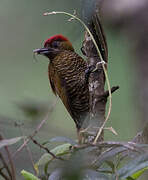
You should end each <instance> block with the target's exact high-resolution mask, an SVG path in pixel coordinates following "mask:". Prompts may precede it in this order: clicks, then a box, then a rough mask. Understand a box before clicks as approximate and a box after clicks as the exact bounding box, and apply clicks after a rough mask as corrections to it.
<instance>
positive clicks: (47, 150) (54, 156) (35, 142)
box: [30, 137, 64, 161]
mask: <svg viewBox="0 0 148 180" xmlns="http://www.w3.org/2000/svg"><path fill="white" fill-rule="evenodd" d="M30 138H31V140H32V141H33V143H34V144H36V145H38V146H39V147H40V148H41V149H44V150H45V151H46V152H47V153H48V154H50V155H51V156H52V157H53V158H54V159H59V160H62V161H64V159H63V158H61V157H58V156H56V155H55V154H54V153H52V152H51V151H50V150H49V149H48V148H47V147H45V146H43V145H41V144H40V143H38V142H37V141H36V140H35V139H33V138H32V137H30Z"/></svg>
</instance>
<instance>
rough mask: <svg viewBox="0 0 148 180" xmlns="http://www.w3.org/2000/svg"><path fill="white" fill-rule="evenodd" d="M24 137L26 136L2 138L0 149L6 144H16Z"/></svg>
mask: <svg viewBox="0 0 148 180" xmlns="http://www.w3.org/2000/svg"><path fill="white" fill-rule="evenodd" d="M22 138H24V136H21V137H16V138H11V139H3V140H0V149H1V148H2V147H4V146H9V145H12V144H15V143H17V142H18V141H20V140H21V139H22Z"/></svg>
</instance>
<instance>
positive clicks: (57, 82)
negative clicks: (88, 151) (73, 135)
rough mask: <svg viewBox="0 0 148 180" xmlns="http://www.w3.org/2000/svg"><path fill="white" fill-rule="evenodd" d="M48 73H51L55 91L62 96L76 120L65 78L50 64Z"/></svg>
mask: <svg viewBox="0 0 148 180" xmlns="http://www.w3.org/2000/svg"><path fill="white" fill-rule="evenodd" d="M48 73H49V81H50V85H51V88H52V91H53V93H54V94H55V95H58V96H59V97H60V98H61V100H62V102H63V104H64V105H65V107H66V109H67V110H68V112H69V114H70V115H71V117H72V118H73V119H74V120H75V115H74V114H73V108H72V106H71V103H70V97H69V93H68V92H67V86H66V83H65V82H64V79H61V78H60V76H59V75H58V73H57V72H56V71H55V70H54V68H53V67H52V66H51V65H49V69H48ZM75 121H76V120H75ZM76 124H77V122H76Z"/></svg>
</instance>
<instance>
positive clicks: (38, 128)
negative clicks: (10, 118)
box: [12, 100, 57, 157]
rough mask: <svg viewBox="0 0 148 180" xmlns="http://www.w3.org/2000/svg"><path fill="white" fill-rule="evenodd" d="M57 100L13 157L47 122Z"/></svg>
mask: <svg viewBox="0 0 148 180" xmlns="http://www.w3.org/2000/svg"><path fill="white" fill-rule="evenodd" d="M56 102H57V100H56V101H55V103H53V105H52V107H51V108H50V110H49V112H48V113H47V114H46V116H45V118H44V119H43V120H42V121H41V122H40V124H39V125H38V126H37V127H36V129H35V130H34V132H33V133H32V135H30V136H29V137H28V138H27V139H26V141H24V143H23V144H22V145H21V146H20V147H19V148H18V149H17V150H16V152H15V153H13V155H12V157H15V156H16V154H17V153H18V152H20V151H21V150H22V149H23V148H24V147H25V146H26V145H27V144H28V143H29V142H30V140H31V139H30V137H31V138H33V137H34V136H35V135H36V134H37V133H38V132H39V130H40V129H41V127H42V126H43V125H44V124H45V122H46V121H47V119H48V117H49V114H50V113H51V112H52V111H53V109H54V107H55V105H56Z"/></svg>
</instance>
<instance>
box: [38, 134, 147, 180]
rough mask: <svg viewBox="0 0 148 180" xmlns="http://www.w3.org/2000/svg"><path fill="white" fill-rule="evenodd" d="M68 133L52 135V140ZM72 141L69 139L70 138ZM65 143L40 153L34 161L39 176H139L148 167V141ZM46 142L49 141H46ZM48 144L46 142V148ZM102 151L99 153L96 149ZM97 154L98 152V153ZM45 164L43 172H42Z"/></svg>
mask: <svg viewBox="0 0 148 180" xmlns="http://www.w3.org/2000/svg"><path fill="white" fill-rule="evenodd" d="M62 139H63V141H64V142H65V140H66V139H67V141H69V140H68V138H66V137H61V138H60V137H57V138H56V137H55V138H52V139H51V141H49V142H50V144H52V143H53V142H58V141H60V143H61V140H62ZM49 142H48V143H49ZM69 142H70V141H69ZM73 143H74V141H72V144H69V143H66V144H61V145H57V146H56V147H55V148H53V149H52V150H51V151H50V152H52V153H54V155H55V157H52V156H51V154H49V153H45V154H43V155H42V156H41V158H40V159H39V160H38V162H37V163H36V164H35V166H36V169H38V170H39V171H38V172H39V174H38V176H39V177H40V175H41V174H44V178H45V179H48V180H52V179H54V180H58V179H64V180H65V179H75V180H77V179H78V180H79V179H84V180H86V179H88V180H89V179H102V180H109V179H112V180H116V179H117V178H118V179H121V180H136V179H138V178H139V177H140V176H141V175H142V174H143V173H144V172H145V171H147V169H148V145H145V144H136V143H132V142H128V143H126V142H113V141H108V142H101V143H96V144H95V145H94V144H89V145H88V144H83V145H78V144H77V143H76V142H75V145H73ZM43 144H46V145H47V142H46V143H43ZM44 148H47V147H46V146H45V145H44V146H43V149H44ZM100 148H101V153H100V154H97V151H98V150H99V151H100ZM96 154H97V155H96ZM42 167H43V169H44V172H42Z"/></svg>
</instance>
